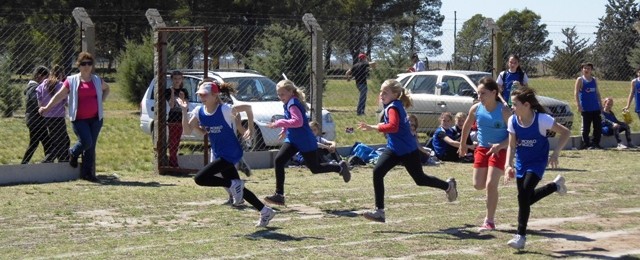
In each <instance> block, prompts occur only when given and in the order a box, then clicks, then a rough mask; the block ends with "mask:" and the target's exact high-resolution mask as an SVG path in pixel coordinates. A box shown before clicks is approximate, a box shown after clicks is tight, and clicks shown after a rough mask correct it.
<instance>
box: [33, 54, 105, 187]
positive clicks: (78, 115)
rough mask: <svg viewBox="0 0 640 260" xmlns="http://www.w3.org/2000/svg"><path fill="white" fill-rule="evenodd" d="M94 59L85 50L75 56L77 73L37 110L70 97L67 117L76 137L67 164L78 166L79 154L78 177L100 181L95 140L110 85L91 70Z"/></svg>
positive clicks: (41, 110) (44, 108)
mask: <svg viewBox="0 0 640 260" xmlns="http://www.w3.org/2000/svg"><path fill="white" fill-rule="evenodd" d="M94 63H95V59H94V58H93V56H92V55H91V54H90V53H88V52H81V53H80V54H79V55H78V59H77V60H76V66H78V69H79V70H80V73H78V74H75V75H71V76H69V77H67V79H66V80H65V81H64V83H63V85H62V86H63V87H62V88H60V90H59V91H58V93H56V94H55V95H54V96H53V98H52V99H51V100H50V101H49V103H48V104H47V105H46V106H44V107H40V109H39V112H40V114H44V113H46V112H48V111H49V110H51V109H52V108H53V107H55V105H57V104H58V103H60V101H62V100H64V99H65V98H69V118H70V120H71V126H72V128H73V132H74V133H76V136H77V137H78V142H76V143H75V144H74V145H73V147H71V148H70V149H69V165H71V167H73V168H76V167H78V157H79V156H81V155H82V167H81V169H80V178H83V179H85V180H88V181H91V182H99V180H98V178H96V167H95V166H96V144H97V143H98V135H99V134H100V130H101V129H102V123H103V116H104V111H103V102H104V100H105V99H106V98H107V97H108V96H109V85H108V84H107V83H106V82H105V81H104V80H103V79H101V78H100V77H98V75H96V74H93V64H94Z"/></svg>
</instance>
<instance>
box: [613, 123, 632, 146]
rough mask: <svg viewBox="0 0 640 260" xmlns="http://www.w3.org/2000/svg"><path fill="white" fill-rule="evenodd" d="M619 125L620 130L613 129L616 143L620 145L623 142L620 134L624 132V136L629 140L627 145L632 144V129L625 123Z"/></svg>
mask: <svg viewBox="0 0 640 260" xmlns="http://www.w3.org/2000/svg"><path fill="white" fill-rule="evenodd" d="M618 124H619V125H620V127H618V129H613V128H612V129H611V132H612V133H613V136H615V138H616V142H618V143H621V142H622V139H620V133H622V132H624V135H625V137H626V139H627V144H631V128H630V127H629V125H628V124H626V123H624V122H620V123H618Z"/></svg>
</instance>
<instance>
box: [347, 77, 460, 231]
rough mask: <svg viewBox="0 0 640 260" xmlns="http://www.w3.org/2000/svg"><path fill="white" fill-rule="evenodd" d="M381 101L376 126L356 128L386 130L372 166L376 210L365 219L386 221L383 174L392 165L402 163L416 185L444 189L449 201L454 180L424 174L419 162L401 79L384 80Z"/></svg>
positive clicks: (453, 194)
mask: <svg viewBox="0 0 640 260" xmlns="http://www.w3.org/2000/svg"><path fill="white" fill-rule="evenodd" d="M380 100H381V101H382V103H383V104H384V122H383V123H380V124H378V125H367V124H366V123H364V122H360V123H359V124H358V129H362V130H364V131H369V130H377V131H379V132H382V133H385V135H386V137H387V147H386V148H385V150H384V152H383V153H382V154H381V155H380V157H379V158H378V162H377V163H376V166H375V167H374V168H373V190H374V192H375V197H376V209H375V210H373V211H370V212H366V213H364V214H363V216H364V217H365V218H366V219H369V220H372V221H377V222H385V214H384V176H385V175H387V172H389V171H390V170H391V169H393V167H395V166H396V165H398V164H399V163H402V164H403V165H404V168H405V169H407V171H408V172H409V175H411V178H413V181H415V182H416V184H417V185H418V186H429V187H434V188H439V189H441V190H444V191H446V194H447V199H448V200H449V202H452V201H455V200H456V199H457V198H458V190H457V189H456V180H455V179H454V178H449V179H448V180H447V181H446V182H445V181H443V180H440V179H438V178H436V177H432V176H429V175H426V174H424V171H423V170H422V164H421V163H420V151H419V150H418V145H417V143H416V140H415V138H414V137H413V136H412V135H411V128H410V125H409V119H408V117H407V112H406V111H405V107H410V106H411V99H409V96H408V95H407V94H406V93H405V91H404V88H402V86H401V85H400V82H398V81H396V80H392V79H389V80H386V81H385V82H384V83H382V86H381V88H380Z"/></svg>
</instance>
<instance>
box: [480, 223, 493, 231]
mask: <svg viewBox="0 0 640 260" xmlns="http://www.w3.org/2000/svg"><path fill="white" fill-rule="evenodd" d="M493 230H496V224H495V223H491V222H486V221H485V222H484V224H482V226H480V228H478V231H479V232H483V231H493Z"/></svg>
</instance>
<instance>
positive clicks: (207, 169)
mask: <svg viewBox="0 0 640 260" xmlns="http://www.w3.org/2000/svg"><path fill="white" fill-rule="evenodd" d="M218 173H221V174H222V178H220V177H218V176H215V175H216V174H218ZM233 179H240V175H238V170H236V167H235V165H233V164H232V163H230V162H228V161H226V160H225V159H222V158H220V159H216V160H214V161H213V162H211V163H209V164H207V165H206V166H204V168H202V169H200V171H198V173H197V174H196V176H195V177H194V180H195V182H196V184H198V185H200V186H207V187H227V188H229V187H231V180H233ZM243 191H244V196H243V198H244V200H246V201H247V202H249V204H251V206H253V207H255V208H256V209H257V210H258V211H260V210H262V208H263V207H264V204H263V203H262V202H261V201H260V200H259V199H258V197H256V195H255V194H253V192H251V191H250V190H248V189H247V188H244V190H243Z"/></svg>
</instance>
